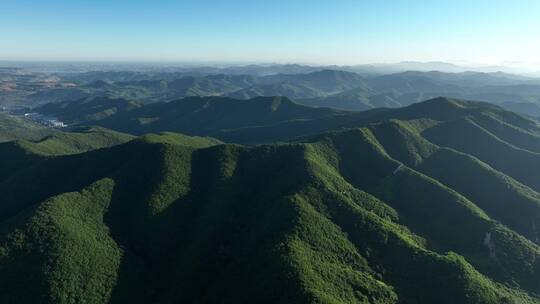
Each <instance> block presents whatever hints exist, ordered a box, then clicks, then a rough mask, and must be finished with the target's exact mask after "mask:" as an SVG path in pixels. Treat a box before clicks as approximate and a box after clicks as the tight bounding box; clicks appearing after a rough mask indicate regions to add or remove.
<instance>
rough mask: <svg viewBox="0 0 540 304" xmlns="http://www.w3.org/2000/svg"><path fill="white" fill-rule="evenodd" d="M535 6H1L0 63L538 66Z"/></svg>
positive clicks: (215, 0) (521, 2)
mask: <svg viewBox="0 0 540 304" xmlns="http://www.w3.org/2000/svg"><path fill="white" fill-rule="evenodd" d="M539 37H540V1H538V0H490V1H485V0H467V1H465V0H430V1H427V0H425V1H420V0H384V1H378V0H370V1H367V0H273V1H268V0H265V1H260V0H227V1H225V0H196V1H195V0H193V1H190V0H177V1H169V0H153V1H151V0H130V1H125V0H87V1H78V0H47V1H42V0H31V1H28V0H0V60H53V61H56V60H60V61H62V60H67V61H70V60H83V61H84V60H89V61H178V62H224V63H226V62H231V63H232V62H239V63H242V62H244V63H250V62H251V63H255V62H268V63H269V62H275V63H293V62H294V63H304V64H339V65H352V64H365V63H391V62H399V61H445V62H452V63H457V64H501V65H503V64H507V65H512V64H514V65H531V66H532V65H536V66H540V39H539Z"/></svg>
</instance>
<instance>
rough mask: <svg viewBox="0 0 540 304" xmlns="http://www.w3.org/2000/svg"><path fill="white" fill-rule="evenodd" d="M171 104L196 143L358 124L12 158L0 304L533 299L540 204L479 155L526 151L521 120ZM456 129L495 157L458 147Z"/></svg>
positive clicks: (476, 109)
mask: <svg viewBox="0 0 540 304" xmlns="http://www.w3.org/2000/svg"><path fill="white" fill-rule="evenodd" d="M201 100H204V101H206V102H207V105H206V106H203V107H199V105H200V101H201ZM184 101H185V102H186V103H185V104H184V105H183V106H185V107H193V108H192V111H189V112H174V111H173V109H175V108H176V107H178V105H175V104H167V105H168V106H171V107H172V108H169V109H168V110H167V111H163V110H162V109H161V108H159V107H162V106H164V105H159V106H156V108H154V109H155V111H156V112H155V113H160V115H161V113H170V117H171V118H170V120H166V121H171V122H172V121H173V118H174V117H179V113H189V114H187V115H188V116H187V117H189V118H190V119H189V120H186V121H191V122H193V121H198V122H199V124H198V125H195V126H193V128H195V127H197V128H201V129H202V130H205V131H206V132H208V130H219V129H220V128H223V127H224V126H229V125H232V124H234V123H237V124H239V125H237V126H236V127H237V128H241V127H242V124H244V123H245V124H246V125H257V122H259V124H261V125H263V126H264V125H271V124H272V123H274V119H275V118H276V117H277V118H278V119H277V121H289V120H297V121H306V120H311V121H313V124H315V123H318V124H319V125H321V123H322V122H325V121H326V122H328V121H338V118H341V126H343V127H346V126H354V125H356V126H355V127H352V128H350V129H346V130H338V131H331V132H325V133H323V134H320V135H316V136H309V137H306V138H304V139H303V140H299V141H298V142H295V143H287V144H272V145H261V146H253V147H246V146H241V145H234V144H222V143H221V142H219V141H218V140H214V139H211V138H203V137H188V136H183V135H178V134H174V133H162V134H160V135H152V134H150V135H146V136H142V137H140V138H138V139H135V140H132V141H129V142H127V143H124V144H120V145H115V146H112V147H109V148H104V149H97V150H91V151H88V152H84V153H77V154H68V153H69V151H70V150H69V148H66V149H65V150H62V149H57V151H65V153H57V154H67V155H57V156H54V157H50V156H49V157H41V156H40V160H39V161H38V162H31V163H26V164H21V165H20V166H19V167H18V170H14V171H11V172H8V173H5V174H4V175H3V176H4V177H3V178H1V179H0V191H1V192H2V193H4V195H3V198H2V203H1V204H0V295H1V297H2V298H1V299H2V303H36V302H40V303H126V302H129V303H149V302H150V303H178V302H183V303H253V302H257V303H276V302H286V303H540V297H539V296H538V295H539V294H540V285H539V284H538V282H540V264H539V263H538V261H540V247H539V246H538V245H537V243H538V239H539V236H540V231H538V230H537V229H536V227H537V226H538V225H539V224H540V195H539V194H538V192H536V191H537V190H535V189H536V188H534V187H533V186H526V185H527V183H526V182H525V181H522V179H523V176H522V175H520V174H516V172H514V171H512V170H509V169H508V168H506V167H499V166H498V164H499V163H497V162H496V161H495V160H493V159H492V158H490V156H491V155H492V154H493V155H494V154H496V153H497V152H500V153H505V155H508V157H509V158H510V159H512V158H513V157H515V158H516V159H519V157H521V156H522V155H523V154H522V153H525V152H526V153H529V154H530V155H535V153H537V152H534V151H532V150H534V149H535V148H536V147H537V145H538V142H539V141H537V140H536V137H537V134H539V133H537V126H536V124H535V122H534V121H531V120H528V119H526V118H522V117H520V116H514V115H513V114H511V113H508V112H505V111H503V110H502V109H500V108H498V107H492V106H489V105H485V104H482V103H473V102H466V101H459V100H448V99H437V100H432V101H428V102H425V103H421V104H417V105H414V106H411V107H408V108H404V109H398V110H391V111H390V110H386V111H372V112H368V113H362V114H361V115H362V116H358V115H359V114H354V115H353V114H347V113H346V112H332V111H329V110H327V109H312V111H313V112H309V113H308V114H309V116H305V117H303V118H302V117H300V118H298V116H299V115H308V114H306V112H304V107H301V106H298V105H296V104H294V103H292V102H289V101H287V100H286V99H282V98H277V99H271V101H272V103H265V102H260V103H257V102H256V101H251V103H246V104H240V105H241V106H240V105H239V104H238V102H237V101H234V100H230V102H229V103H227V100H223V99H210V100H208V99H193V104H191V105H190V104H189V100H188V101H186V100H184ZM263 101H265V99H263ZM221 102H223V103H221ZM233 103H234V105H238V107H237V108H235V113H237V114H236V116H232V117H224V116H221V115H222V114H221V112H220V111H218V112H217V113H218V114H215V116H212V115H209V113H204V115H203V114H198V113H201V112H204V111H210V113H216V112H212V111H216V110H214V109H216V108H218V109H219V107H220V106H223V107H225V108H229V107H230V106H231V104H233ZM145 108H146V107H143V108H141V109H145ZM141 109H135V110H132V111H129V112H130V113H135V112H137V111H141ZM242 110H243V111H244V112H242ZM295 111H296V112H295ZM250 112H251V115H248V114H249V113H250ZM146 113H151V112H146ZM198 115H202V116H198ZM339 115H341V116H339ZM349 115H351V116H349ZM184 117H185V116H184ZM218 117H219V118H220V119H217V118H218ZM344 118H346V119H344ZM160 119H164V118H162V117H160ZM227 119H231V120H230V121H228V120H227ZM333 119H335V120H333ZM246 122H247V123H246ZM464 122H465V123H464ZM212 124H214V125H212ZM464 124H465V125H466V126H470V125H473V126H480V125H481V126H482V127H481V131H482V132H476V133H473V132H471V131H470V130H469V129H466V133H465V134H467V135H469V136H471V137H472V139H471V140H475V141H477V142H483V141H486V143H492V144H491V146H489V147H490V149H492V150H493V152H492V154H489V153H487V152H485V151H484V150H485V149H484V150H480V149H479V148H477V146H480V145H473V143H472V142H466V143H463V141H461V142H459V141H457V139H459V138H460V137H459V136H458V134H462V135H463V134H464V129H463V128H464V127H463V125H464ZM329 125H331V124H329ZM204 126H208V127H207V129H204ZM304 126H306V125H304ZM323 126H324V124H323ZM326 126H328V125H326ZM331 126H335V125H331ZM185 128H188V126H186V127H185ZM321 128H322V127H321ZM479 128H480V127H477V129H479ZM156 129H158V128H156ZM306 130H307V129H306ZM257 131H258V130H253V132H254V133H253V134H254V136H255V134H257ZM259 131H260V130H259ZM304 131H305V130H304ZM311 131H313V130H311ZM260 134H262V135H261V136H264V133H260ZM304 134H306V133H304ZM96 136H97V135H96ZM98 137H99V136H98ZM462 137H463V136H462ZM502 138H504V140H503V139H502ZM55 140H56V142H61V143H63V145H65V147H72V146H73V145H72V144H71V143H72V140H73V139H62V138H59V139H55ZM96 142H98V140H96ZM458 144H461V146H460V145H458ZM44 146H45V147H49V146H53V144H52V143H51V144H46V145H44ZM33 149H34V150H32V149H30V148H28V149H26V150H25V151H39V152H35V153H34V154H32V155H37V154H39V153H42V154H46V153H45V152H44V151H48V150H47V149H45V148H44V147H43V146H40V144H39V143H35V144H34V147H33ZM3 151H4V150H2V149H0V154H4V155H7V154H5V153H7V152H3ZM516 151H517V152H516ZM481 152H482V153H485V154H482V153H481ZM11 153H14V154H17V153H19V154H20V153H21V152H11ZM484 156H485V158H484ZM10 157H12V156H10ZM518 173H519V172H518ZM35 180H39V181H40V182H39V183H33V182H32V181H35ZM23 271H24V273H32V274H33V275H32V276H26V275H25V276H23V275H20V273H21V272H23ZM23 286H33V287H34V288H32V289H31V290H30V291H27V290H26V288H24V287H23Z"/></svg>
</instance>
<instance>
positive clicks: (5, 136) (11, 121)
mask: <svg viewBox="0 0 540 304" xmlns="http://www.w3.org/2000/svg"><path fill="white" fill-rule="evenodd" d="M50 133H51V131H50V129H47V128H45V127H42V126H40V125H38V124H35V123H32V122H30V121H28V120H25V119H23V118H20V117H15V116H11V115H8V114H4V113H0V142H6V141H10V140H14V139H39V138H41V137H43V136H45V135H47V134H50Z"/></svg>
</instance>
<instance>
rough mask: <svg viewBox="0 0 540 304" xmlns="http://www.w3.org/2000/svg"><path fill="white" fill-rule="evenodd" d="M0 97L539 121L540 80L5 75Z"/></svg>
mask: <svg viewBox="0 0 540 304" xmlns="http://www.w3.org/2000/svg"><path fill="white" fill-rule="evenodd" d="M405 66H407V65H405ZM410 66H411V68H412V67H414V64H413V63H411V65H410ZM368 70H369V69H368ZM0 93H1V94H0V105H7V106H8V107H20V106H26V107H32V108H33V107H39V106H41V105H43V104H46V103H51V102H66V101H70V100H75V101H76V100H80V99H91V98H95V97H100V98H103V97H108V98H119V99H126V100H130V101H133V102H135V103H140V104H146V103H155V102H167V101H171V100H176V99H179V98H184V97H190V96H221V97H224V96H227V97H232V98H240V99H250V98H253V97H259V96H266V97H272V96H285V97H288V98H289V99H292V100H294V101H295V102H298V103H301V104H304V105H308V106H315V107H331V108H335V109H341V110H366V109H373V108H378V107H401V106H407V105H410V104H412V103H415V102H420V101H423V100H426V99H430V98H435V97H437V96H446V97H452V98H460V99H470V100H480V101H486V102H492V103H495V104H500V105H503V106H504V107H506V108H507V109H510V110H513V111H518V112H519V113H522V114H526V115H531V116H538V115H540V111H539V110H538V109H536V108H537V107H538V105H539V104H540V80H538V78H530V77H525V76H520V75H514V74H507V73H503V72H495V73H480V72H471V71H464V72H463V71H462V72H456V73H448V72H439V71H418V70H416V71H402V72H398V73H389V72H387V73H382V74H381V73H374V72H366V71H363V70H362V69H357V68H353V67H339V66H330V67H307V66H301V65H269V66H257V65H253V66H244V67H228V68H211V67H206V68H205V67H198V68H177V69H171V70H168V69H166V68H161V69H156V70H141V71H90V72H84V73H55V74H44V73H30V72H26V71H24V70H21V69H7V70H5V73H4V74H2V69H0ZM535 106H536V107H535ZM531 109H534V110H533V111H530V110H531Z"/></svg>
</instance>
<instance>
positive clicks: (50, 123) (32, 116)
mask: <svg viewBox="0 0 540 304" xmlns="http://www.w3.org/2000/svg"><path fill="white" fill-rule="evenodd" d="M28 110H29V108H7V107H1V108H0V111H1V112H3V113H7V114H10V115H13V116H18V117H23V118H24V119H28V120H30V121H32V122H35V123H38V124H40V125H43V126H46V127H52V128H65V127H67V126H68V125H67V124H66V123H64V122H63V121H61V120H59V119H58V118H56V117H53V116H49V115H44V114H40V113H37V112H28Z"/></svg>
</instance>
